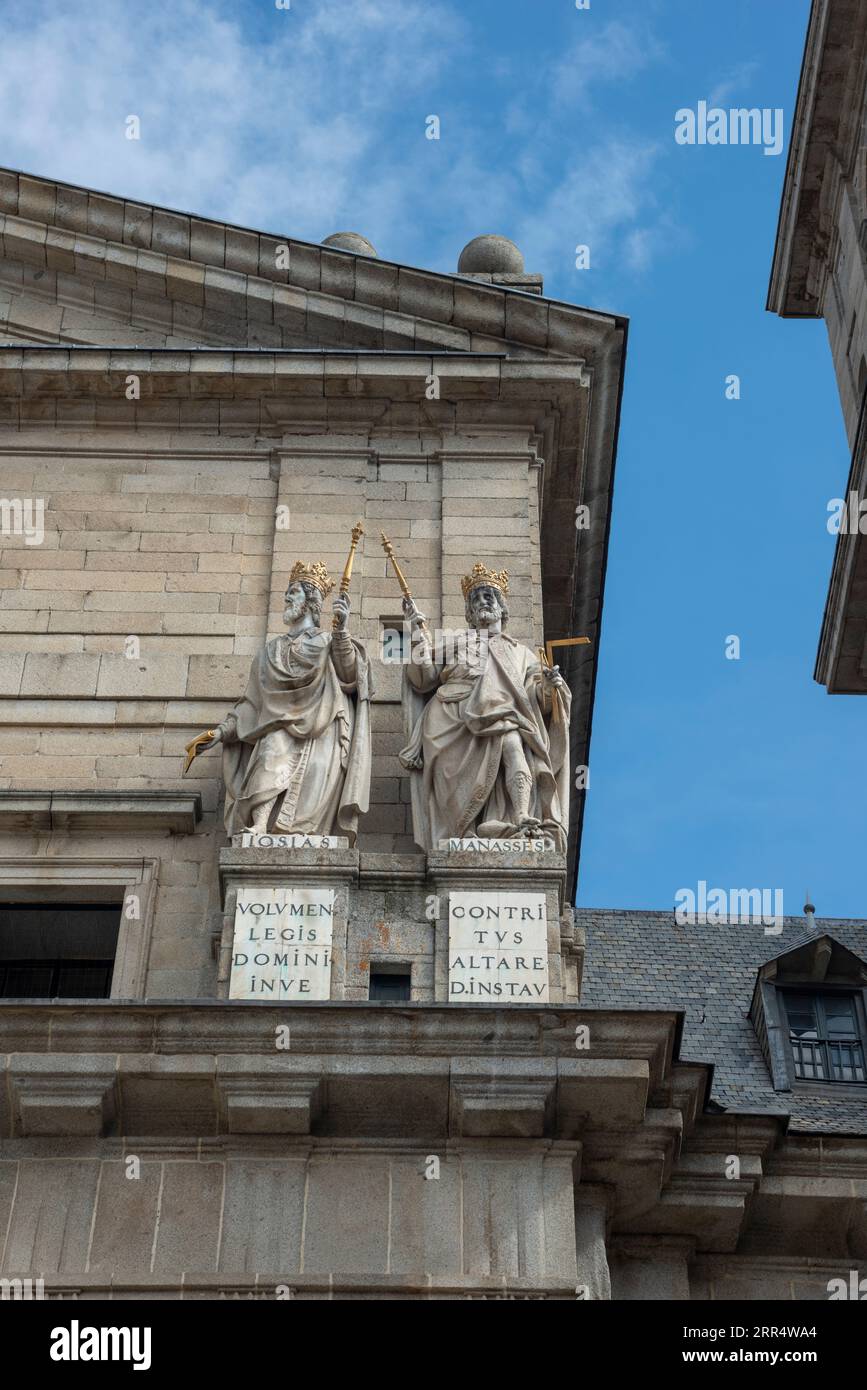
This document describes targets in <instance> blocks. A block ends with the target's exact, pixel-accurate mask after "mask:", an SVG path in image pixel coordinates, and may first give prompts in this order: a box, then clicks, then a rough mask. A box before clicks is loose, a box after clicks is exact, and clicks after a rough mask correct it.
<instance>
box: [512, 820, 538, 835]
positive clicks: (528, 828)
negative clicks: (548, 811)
mask: <svg viewBox="0 0 867 1390" xmlns="http://www.w3.org/2000/svg"><path fill="white" fill-rule="evenodd" d="M541 829H542V822H541V821H540V820H538V819H537V817H536V816H522V817H521V819H520V821H519V822H518V830H519V832H520V833H521V834H522V835H528V836H529V835H534V834H535V833H536V832H537V831H539V830H541Z"/></svg>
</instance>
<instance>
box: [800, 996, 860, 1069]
mask: <svg viewBox="0 0 867 1390" xmlns="http://www.w3.org/2000/svg"><path fill="white" fill-rule="evenodd" d="M785 1003H786V1014H787V1017H788V1021H789V1042H790V1045H791V1048H792V1055H793V1058H794V1062H795V1076H796V1077H797V1079H798V1080H799V1081H838V1082H848V1083H850V1084H851V1083H853V1082H855V1083H858V1082H864V1081H867V1072H865V1065H864V1036H863V1031H862V1027H861V1023H860V1020H859V1014H858V1007H857V1002H856V997H855V995H854V994H843V993H833V994H832V993H821V994H807V993H802V992H801V991H798V992H795V991H794V990H792V991H790V990H787V991H786V992H785Z"/></svg>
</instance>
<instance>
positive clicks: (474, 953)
mask: <svg viewBox="0 0 867 1390" xmlns="http://www.w3.org/2000/svg"><path fill="white" fill-rule="evenodd" d="M492 843H494V844H496V845H497V847H496V848H495V849H494V848H491V845H490V844H489V843H488V842H487V841H483V840H469V841H459V840H447V841H443V842H442V847H441V849H440V851H439V852H438V853H437V854H431V855H428V860H427V872H428V880H429V883H430V886H431V887H432V889H433V891H434V894H435V895H436V900H437V905H438V917H437V931H436V944H435V960H434V981H435V996H436V998H437V1000H442V1001H448V1002H449V1003H454V1004H479V1003H481V1004H491V1003H494V1004H498V1005H515V1004H535V1005H537V1006H538V1005H539V1004H548V1003H562V1002H564V1001H565V1000H566V999H569V998H575V999H577V997H578V986H579V979H578V968H579V966H580V963H581V959H580V953H579V952H577V951H576V949H575V941H574V927H573V924H572V912H571V909H570V908H568V907H566V908H565V910H564V898H565V891H566V858H565V855H563V854H560V853H559V852H558V851H557V850H554V849H552V848H548V847H547V846H548V845H550V841H545V840H541V839H540V840H538V841H537V840H530V841H513V840H503V841H500V842H492ZM477 845H482V846H484V848H476V846H477Z"/></svg>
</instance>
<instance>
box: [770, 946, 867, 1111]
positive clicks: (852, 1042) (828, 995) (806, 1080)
mask: <svg viewBox="0 0 867 1390" xmlns="http://www.w3.org/2000/svg"><path fill="white" fill-rule="evenodd" d="M750 1018H751V1019H752V1023H753V1027H754V1028H755V1030H756V1037H757V1038H758V1040H759V1045H760V1046H761V1049H762V1052H763V1054H764V1058H765V1061H766V1062H767V1065H768V1071H769V1072H770V1075H771V1080H772V1082H773V1086H774V1090H775V1091H791V1090H793V1089H794V1088H795V1087H800V1086H817V1085H818V1086H828V1085H834V1084H836V1085H838V1086H839V1085H842V1086H864V1085H867V962H865V961H864V960H863V959H862V958H861V957H860V956H856V955H855V953H854V951H850V950H849V949H848V947H846V946H844V945H843V944H842V943H841V942H839V941H836V940H835V939H834V937H832V936H829V935H827V934H826V933H825V934H822V935H820V936H809V937H807V938H806V940H802V941H800V942H799V943H798V944H797V945H795V946H792V947H791V948H790V949H789V950H788V951H784V952H783V953H782V955H779V956H775V957H774V958H773V959H772V960H769V961H766V963H765V964H764V965H763V966H761V967H760V969H759V972H758V976H757V979H756V987H755V990H754V992H753V1001H752V1005H751V1007H750Z"/></svg>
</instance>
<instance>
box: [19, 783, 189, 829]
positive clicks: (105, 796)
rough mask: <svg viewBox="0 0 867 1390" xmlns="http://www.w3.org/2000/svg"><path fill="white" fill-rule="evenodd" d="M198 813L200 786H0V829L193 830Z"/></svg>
mask: <svg viewBox="0 0 867 1390" xmlns="http://www.w3.org/2000/svg"><path fill="white" fill-rule="evenodd" d="M201 818H202V797H201V793H200V792H184V791H177V792H174V791H172V792H170V791H159V790H156V789H153V790H151V789H148V790H146V791H108V790H105V791H103V790H99V789H94V790H91V791H87V790H85V791H68V792H43V791H38V792H35V791H5V790H3V791H0V830H15V831H47V832H49V833H53V832H63V833H64V834H74V833H75V832H76V831H82V832H85V831H100V830H103V831H105V830H108V831H111V833H112V834H115V833H119V832H127V831H129V832H133V833H136V834H144V833H146V832H148V833H150V832H153V831H155V830H157V831H159V830H167V831H171V832H173V833H175V834H179V835H192V834H193V833H194V832H195V829H196V825H197V824H198V822H199V821H200V820H201Z"/></svg>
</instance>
